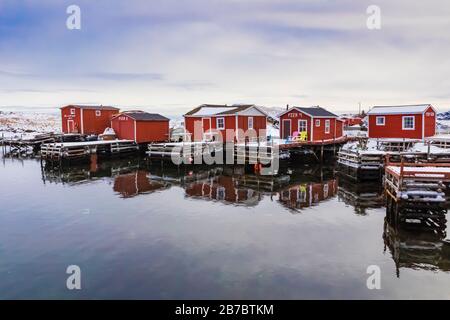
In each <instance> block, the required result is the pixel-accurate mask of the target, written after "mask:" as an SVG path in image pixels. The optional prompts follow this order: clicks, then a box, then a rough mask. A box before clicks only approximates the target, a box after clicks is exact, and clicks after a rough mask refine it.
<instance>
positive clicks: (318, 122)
mask: <svg viewBox="0 0 450 320" xmlns="http://www.w3.org/2000/svg"><path fill="white" fill-rule="evenodd" d="M316 127H320V119H319V120H316Z"/></svg>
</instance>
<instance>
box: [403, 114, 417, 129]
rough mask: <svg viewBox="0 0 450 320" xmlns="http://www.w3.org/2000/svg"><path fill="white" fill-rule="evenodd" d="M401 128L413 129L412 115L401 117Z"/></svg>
mask: <svg viewBox="0 0 450 320" xmlns="http://www.w3.org/2000/svg"><path fill="white" fill-rule="evenodd" d="M402 119H403V127H402V129H403V130H414V127H415V126H414V117H412V116H404V117H403V118H402Z"/></svg>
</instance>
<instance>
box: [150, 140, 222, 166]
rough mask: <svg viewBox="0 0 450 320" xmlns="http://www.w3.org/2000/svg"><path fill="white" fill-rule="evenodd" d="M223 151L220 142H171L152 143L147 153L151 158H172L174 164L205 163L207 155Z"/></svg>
mask: <svg viewBox="0 0 450 320" xmlns="http://www.w3.org/2000/svg"><path fill="white" fill-rule="evenodd" d="M216 152H223V144H222V143H221V142H220V143H219V142H207V141H199V142H170V143H150V144H149V145H148V151H147V155H148V157H149V158H151V159H161V160H172V161H173V162H174V164H176V165H179V164H203V163H204V162H203V160H204V158H205V157H212V156H214V155H215V153H216Z"/></svg>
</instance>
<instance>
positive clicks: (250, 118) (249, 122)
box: [247, 117, 253, 129]
mask: <svg viewBox="0 0 450 320" xmlns="http://www.w3.org/2000/svg"><path fill="white" fill-rule="evenodd" d="M250 120H251V121H250ZM250 124H251V125H250ZM247 127H248V129H253V117H248V119H247Z"/></svg>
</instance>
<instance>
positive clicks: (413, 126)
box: [402, 116, 416, 130]
mask: <svg viewBox="0 0 450 320" xmlns="http://www.w3.org/2000/svg"><path fill="white" fill-rule="evenodd" d="M407 118H412V128H406V127H405V120H406V119H407ZM402 130H416V117H414V116H403V117H402Z"/></svg>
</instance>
